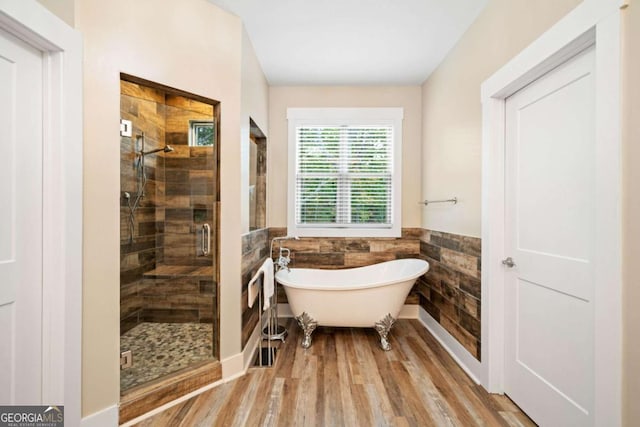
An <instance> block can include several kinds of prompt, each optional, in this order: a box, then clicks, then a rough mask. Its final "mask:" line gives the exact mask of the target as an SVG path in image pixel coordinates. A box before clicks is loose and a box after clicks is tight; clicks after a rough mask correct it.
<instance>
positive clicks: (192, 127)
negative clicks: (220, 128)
mask: <svg viewBox="0 0 640 427" xmlns="http://www.w3.org/2000/svg"><path fill="white" fill-rule="evenodd" d="M199 127H210V128H211V129H213V144H211V145H200V144H198V128H199ZM215 145H216V123H215V121H214V120H189V147H215Z"/></svg>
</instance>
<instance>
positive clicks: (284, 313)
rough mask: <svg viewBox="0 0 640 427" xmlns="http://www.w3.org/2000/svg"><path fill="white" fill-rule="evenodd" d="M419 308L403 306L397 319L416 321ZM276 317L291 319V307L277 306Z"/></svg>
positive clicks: (416, 305) (417, 306)
mask: <svg viewBox="0 0 640 427" xmlns="http://www.w3.org/2000/svg"><path fill="white" fill-rule="evenodd" d="M419 307H420V306H419V305H418V304H405V305H403V306H402V309H401V310H400V314H398V318H399V319H417V318H418V308H419ZM278 316H279V317H280V318H290V317H293V313H292V312H291V307H289V304H278Z"/></svg>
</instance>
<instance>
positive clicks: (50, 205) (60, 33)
mask: <svg viewBox="0 0 640 427" xmlns="http://www.w3.org/2000/svg"><path fill="white" fill-rule="evenodd" d="M0 29H3V30H5V31H8V32H10V33H12V34H13V35H15V36H16V37H18V38H19V39H21V40H24V41H25V42H27V43H29V44H30V45H32V46H34V47H35V48H37V49H38V50H40V51H42V52H43V64H44V70H45V71H44V76H43V83H44V85H43V87H44V99H43V112H44V116H43V119H44V122H43V218H44V219H43V309H42V311H43V330H42V332H43V355H42V356H43V395H42V401H43V403H52V404H64V406H65V421H67V423H68V424H69V425H79V424H80V416H81V397H82V396H81V367H82V358H81V348H82V334H81V330H82V329H81V328H82V38H81V35H80V33H79V32H77V31H75V30H74V29H72V28H71V27H69V26H68V25H67V24H65V23H64V22H63V21H62V20H60V19H59V18H57V17H56V16H54V15H53V14H52V13H50V12H49V11H48V10H46V9H45V8H44V7H43V6H41V5H40V4H38V3H36V2H35V1H31V2H24V1H23V2H16V1H12V0H0Z"/></svg>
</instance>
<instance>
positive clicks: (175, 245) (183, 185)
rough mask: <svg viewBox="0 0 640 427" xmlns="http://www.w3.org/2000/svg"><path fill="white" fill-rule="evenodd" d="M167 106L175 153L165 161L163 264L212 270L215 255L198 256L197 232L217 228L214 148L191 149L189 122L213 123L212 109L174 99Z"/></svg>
mask: <svg viewBox="0 0 640 427" xmlns="http://www.w3.org/2000/svg"><path fill="white" fill-rule="evenodd" d="M166 105H167V106H166V114H167V122H166V141H167V144H169V145H171V147H173V149H174V152H172V153H170V154H169V155H167V156H166V158H165V168H166V170H165V180H166V184H165V203H166V212H165V249H164V263H165V264H169V265H194V263H195V265H201V266H211V265H213V255H208V256H202V254H201V253H199V248H200V243H201V242H200V240H199V239H200V233H199V232H198V230H199V227H201V226H202V224H204V223H208V224H209V225H211V226H213V224H214V218H213V206H214V204H215V188H214V183H215V176H214V170H215V165H214V164H213V162H214V157H213V147H190V146H189V131H190V128H189V121H190V120H202V121H211V120H213V106H211V105H208V104H204V103H201V102H198V101H195V100H191V99H187V98H183V97H181V96H174V95H167V96H166ZM194 224H195V226H194ZM196 228H197V229H196Z"/></svg>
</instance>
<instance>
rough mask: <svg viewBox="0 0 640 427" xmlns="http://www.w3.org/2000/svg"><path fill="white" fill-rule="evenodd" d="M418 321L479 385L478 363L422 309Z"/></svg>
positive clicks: (479, 369) (479, 366) (419, 311)
mask: <svg viewBox="0 0 640 427" xmlns="http://www.w3.org/2000/svg"><path fill="white" fill-rule="evenodd" d="M418 320H420V323H422V324H423V325H424V327H425V328H427V330H428V331H429V332H430V333H431V335H433V337H434V338H435V339H436V340H437V341H438V342H439V343H440V345H441V346H442V347H443V348H444V349H445V350H447V352H448V353H449V355H450V356H451V357H452V358H453V360H455V361H456V363H457V364H458V365H459V366H460V367H461V368H462V370H463V371H465V372H466V373H467V375H469V377H471V379H472V380H473V381H474V382H475V383H476V384H480V376H481V373H482V366H481V364H480V362H479V361H478V360H477V359H476V358H475V357H473V356H472V355H471V353H469V352H468V351H467V349H466V348H464V347H463V346H462V344H460V343H459V342H458V340H456V339H455V338H454V337H453V335H451V334H450V333H449V332H447V330H446V329H445V328H443V327H442V326H441V325H440V323H438V322H437V321H436V320H435V319H434V318H433V317H431V315H430V314H429V313H427V311H426V310H425V309H424V308H422V307H420V308H419V310H418Z"/></svg>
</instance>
